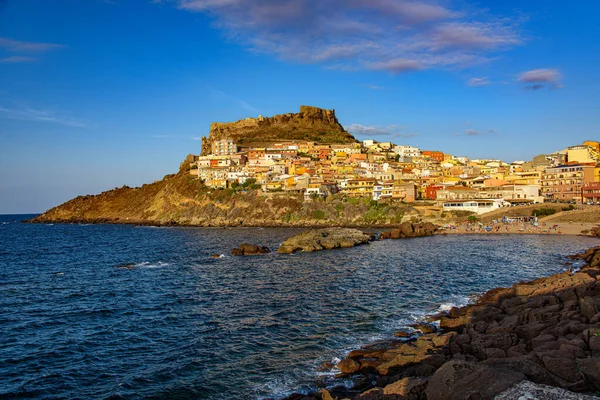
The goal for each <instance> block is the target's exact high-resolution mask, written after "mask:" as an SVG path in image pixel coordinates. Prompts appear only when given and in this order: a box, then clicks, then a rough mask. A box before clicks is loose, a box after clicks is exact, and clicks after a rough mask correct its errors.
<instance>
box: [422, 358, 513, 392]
mask: <svg viewBox="0 0 600 400" xmlns="http://www.w3.org/2000/svg"><path fill="white" fill-rule="evenodd" d="M523 379H525V375H523V374H522V373H520V372H516V371H511V370H505V369H498V368H492V367H489V366H486V365H483V364H480V363H479V364H478V363H472V362H468V361H461V360H451V361H448V362H447V363H445V364H444V365H442V367H441V368H440V369H438V370H437V371H436V372H435V374H433V376H432V377H431V378H430V379H429V383H428V384H427V389H426V390H425V394H426V396H427V400H459V399H460V400H463V399H491V398H493V397H494V396H495V395H497V394H499V393H501V392H503V391H504V390H506V389H508V388H510V387H511V386H513V385H515V384H517V383H519V382H521V381H522V380H523Z"/></svg>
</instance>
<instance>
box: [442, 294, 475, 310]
mask: <svg viewBox="0 0 600 400" xmlns="http://www.w3.org/2000/svg"><path fill="white" fill-rule="evenodd" d="M470 301H471V299H470V298H469V297H467V296H457V295H452V296H450V299H448V301H447V302H445V303H442V304H440V306H439V307H438V309H437V312H445V311H450V310H451V309H452V308H453V307H463V306H466V305H467V304H469V302H470Z"/></svg>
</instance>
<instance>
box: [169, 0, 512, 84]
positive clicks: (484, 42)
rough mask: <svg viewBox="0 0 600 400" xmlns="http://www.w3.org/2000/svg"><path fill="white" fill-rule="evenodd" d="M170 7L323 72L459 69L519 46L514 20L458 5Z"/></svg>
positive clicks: (229, 3)
mask: <svg viewBox="0 0 600 400" xmlns="http://www.w3.org/2000/svg"><path fill="white" fill-rule="evenodd" d="M165 2H166V0H163V1H161V3H165ZM171 2H172V3H175V4H176V5H177V6H178V7H179V8H180V9H182V10H186V11H189V12H200V13H205V14H207V15H209V16H210V17H211V18H212V19H213V20H214V22H215V26H216V27H217V28H218V29H221V30H223V31H224V32H225V33H226V34H227V35H228V37H229V38H230V39H231V40H233V41H236V42H240V43H242V44H244V45H246V46H248V47H249V48H250V49H252V50H254V51H258V52H263V53H268V54H273V55H275V56H277V57H279V58H281V59H285V60H291V61H295V62H300V63H318V64H323V65H324V66H326V67H328V68H339V69H350V70H352V69H354V70H356V69H362V70H365V69H370V70H381V71H388V72H391V73H404V72H410V71H418V70H422V69H430V68H448V67H452V68H457V67H465V66H470V65H474V64H479V63H483V62H488V61H490V60H491V59H492V58H494V57H497V56H498V52H499V51H503V50H506V49H509V48H512V47H514V46H517V45H519V44H521V43H522V42H523V41H524V38H523V36H522V35H521V33H520V32H519V27H518V25H519V22H520V18H519V17H515V16H511V17H513V18H512V19H509V18H499V17H494V16H491V15H490V14H489V13H486V12H481V11H480V10H477V9H476V8H475V7H473V6H469V5H464V2H463V1H459V0H424V1H416V0H328V1H321V0H285V1H284V0H171ZM452 4H455V5H461V6H464V7H461V8H459V7H458V6H455V7H453V6H452ZM515 21H516V22H515Z"/></svg>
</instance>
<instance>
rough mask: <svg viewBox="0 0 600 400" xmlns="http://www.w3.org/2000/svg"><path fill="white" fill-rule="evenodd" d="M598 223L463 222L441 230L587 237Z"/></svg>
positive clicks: (446, 232) (453, 232)
mask: <svg viewBox="0 0 600 400" xmlns="http://www.w3.org/2000/svg"><path fill="white" fill-rule="evenodd" d="M597 226H599V224H596V223H579V222H577V223H576V222H572V223H571V222H539V223H538V225H537V226H535V225H534V224H532V223H529V222H512V223H503V222H496V223H489V224H480V223H478V222H462V223H458V224H455V225H447V226H446V227H444V228H443V229H441V230H440V233H441V234H489V235H491V234H534V235H585V234H588V233H589V232H590V231H591V230H592V228H595V227H597Z"/></svg>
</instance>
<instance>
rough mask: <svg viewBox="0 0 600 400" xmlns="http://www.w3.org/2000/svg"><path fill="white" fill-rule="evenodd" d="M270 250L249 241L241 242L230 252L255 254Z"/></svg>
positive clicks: (244, 254) (243, 254) (234, 253)
mask: <svg viewBox="0 0 600 400" xmlns="http://www.w3.org/2000/svg"><path fill="white" fill-rule="evenodd" d="M270 252H271V250H269V248H268V247H267V246H257V245H255V244H249V243H242V244H240V245H239V246H238V247H236V248H235V249H233V250H231V254H232V255H234V256H255V255H259V254H266V253H270Z"/></svg>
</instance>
